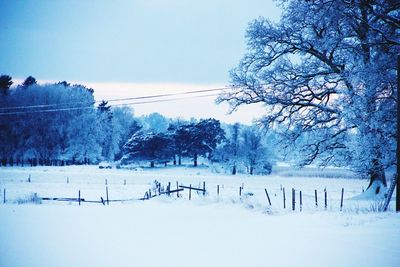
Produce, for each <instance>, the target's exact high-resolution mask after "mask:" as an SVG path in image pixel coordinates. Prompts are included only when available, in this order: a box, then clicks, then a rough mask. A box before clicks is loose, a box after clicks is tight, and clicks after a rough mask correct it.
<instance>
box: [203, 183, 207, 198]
mask: <svg viewBox="0 0 400 267" xmlns="http://www.w3.org/2000/svg"><path fill="white" fill-rule="evenodd" d="M203 190H204V191H203V196H205V195H206V181H203Z"/></svg>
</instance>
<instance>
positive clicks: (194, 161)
mask: <svg viewBox="0 0 400 267" xmlns="http://www.w3.org/2000/svg"><path fill="white" fill-rule="evenodd" d="M193 164H194V166H195V167H197V154H194V157H193Z"/></svg>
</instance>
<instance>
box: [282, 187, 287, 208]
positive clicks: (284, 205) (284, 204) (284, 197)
mask: <svg viewBox="0 0 400 267" xmlns="http://www.w3.org/2000/svg"><path fill="white" fill-rule="evenodd" d="M282 190H283V208H284V209H286V196H285V188H284V187H283V188H282Z"/></svg>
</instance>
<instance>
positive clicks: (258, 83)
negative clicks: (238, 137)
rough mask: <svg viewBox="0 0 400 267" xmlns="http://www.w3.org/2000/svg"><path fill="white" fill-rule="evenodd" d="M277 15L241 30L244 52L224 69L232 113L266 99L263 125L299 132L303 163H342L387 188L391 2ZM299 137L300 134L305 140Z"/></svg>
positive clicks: (304, 5) (394, 33)
mask: <svg viewBox="0 0 400 267" xmlns="http://www.w3.org/2000/svg"><path fill="white" fill-rule="evenodd" d="M280 5H281V7H282V8H283V15H282V18H281V21H280V23H278V24H274V23H272V22H270V21H269V20H267V19H265V18H259V19H257V20H255V21H253V22H252V23H251V24H250V26H249V28H248V30H247V35H246V37H247V44H248V51H247V53H246V55H245V56H244V58H243V59H242V61H241V62H240V64H239V66H238V67H237V68H236V69H234V70H232V72H231V77H232V85H233V86H234V90H232V91H226V92H225V93H224V94H222V95H221V96H220V98H219V101H220V102H222V101H227V102H229V103H230V105H231V107H232V110H234V109H236V108H237V107H238V106H240V105H242V104H250V103H265V104H266V108H267V113H268V114H269V115H268V116H266V117H264V118H262V119H261V122H262V123H264V124H265V125H267V126H268V127H270V126H271V124H273V123H281V124H284V125H285V126H286V127H287V133H286V138H287V141H288V142H289V143H290V144H293V143H296V141H297V140H298V139H299V138H300V137H301V136H304V135H306V136H307V138H305V142H302V148H301V150H302V151H303V152H304V153H303V154H304V158H303V160H302V162H301V165H307V164H311V163H313V162H315V161H317V160H318V161H319V163H321V164H325V165H326V164H331V163H337V162H341V163H343V162H346V163H347V164H350V165H351V166H352V167H354V169H356V170H358V171H360V172H362V173H364V174H368V175H369V177H370V181H371V183H370V185H371V184H372V183H373V182H374V181H378V182H380V183H382V184H383V185H384V186H386V179H385V175H384V169H385V168H386V167H389V166H391V165H393V164H394V162H395V157H394V148H395V145H394V144H395V142H396V134H395V117H396V116H395V111H396V108H395V105H396V101H395V94H396V91H397V88H396V78H395V67H396V64H395V56H394V55H395V54H396V51H398V49H399V43H400V38H399V32H398V26H399V19H398V18H399V3H398V1H384V0H379V1H369V0H332V1H329V0H313V1H301V0H291V1H283V0H282V1H280ZM303 139H304V138H303Z"/></svg>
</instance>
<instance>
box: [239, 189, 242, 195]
mask: <svg viewBox="0 0 400 267" xmlns="http://www.w3.org/2000/svg"><path fill="white" fill-rule="evenodd" d="M239 196H240V197H241V196H242V187H239Z"/></svg>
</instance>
